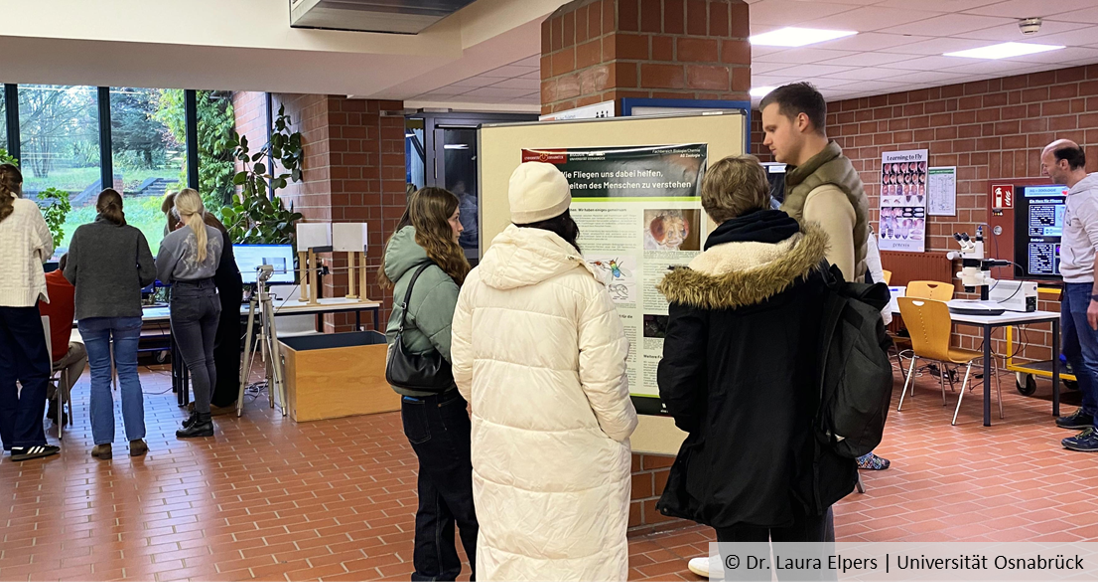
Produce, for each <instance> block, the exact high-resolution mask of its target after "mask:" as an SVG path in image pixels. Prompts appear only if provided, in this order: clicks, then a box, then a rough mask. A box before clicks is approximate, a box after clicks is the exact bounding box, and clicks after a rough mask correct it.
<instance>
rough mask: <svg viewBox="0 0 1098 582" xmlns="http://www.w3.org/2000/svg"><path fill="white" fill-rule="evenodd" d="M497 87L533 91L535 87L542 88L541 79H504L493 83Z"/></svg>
mask: <svg viewBox="0 0 1098 582" xmlns="http://www.w3.org/2000/svg"><path fill="white" fill-rule="evenodd" d="M492 87H493V88H495V87H502V88H504V89H525V90H527V91H533V90H535V89H538V90H540V89H541V81H540V80H538V81H535V80H533V79H522V78H519V79H504V80H502V81H500V82H499V83H496V84H494V85H492Z"/></svg>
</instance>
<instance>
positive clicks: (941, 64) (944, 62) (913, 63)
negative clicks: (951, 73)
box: [880, 56, 968, 71]
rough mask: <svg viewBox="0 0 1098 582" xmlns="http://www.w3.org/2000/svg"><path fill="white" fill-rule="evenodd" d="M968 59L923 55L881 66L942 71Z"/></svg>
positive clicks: (908, 69)
mask: <svg viewBox="0 0 1098 582" xmlns="http://www.w3.org/2000/svg"><path fill="white" fill-rule="evenodd" d="M966 60H968V59H960V58H957V57H940V56H939V57H922V58H919V59H911V60H910V61H900V62H898V63H889V64H887V65H881V67H880V68H885V69H903V70H905V71H941V70H943V69H949V68H951V67H959V66H961V65H963V64H965V61H966Z"/></svg>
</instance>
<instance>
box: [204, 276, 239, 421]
mask: <svg viewBox="0 0 1098 582" xmlns="http://www.w3.org/2000/svg"><path fill="white" fill-rule="evenodd" d="M229 279H230V280H224V281H223V280H221V277H214V282H215V283H216V284H217V298H218V299H219V300H220V301H221V318H220V319H218V320H217V335H216V336H214V353H213V357H214V363H215V364H216V366H217V381H216V382H215V383H214V387H213V397H212V398H211V399H210V403H211V404H213V405H214V406H218V407H222V408H224V407H226V406H231V405H232V404H233V403H234V402H236V397H237V395H238V394H239V393H240V337H241V335H243V332H242V331H241V329H240V302H241V300H242V299H243V297H244V285H243V283H241V280H240V273H233V275H232V277H230V278H229Z"/></svg>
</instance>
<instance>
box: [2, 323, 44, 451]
mask: <svg viewBox="0 0 1098 582" xmlns="http://www.w3.org/2000/svg"><path fill="white" fill-rule="evenodd" d="M50 372H51V363H50V356H49V351H48V349H47V348H46V332H45V330H44V329H43V327H42V316H41V314H40V313H39V311H38V306H37V305H35V306H33V307H0V441H3V445H4V450H6V451H7V450H11V448H12V447H33V446H38V445H44V444H46V432H45V430H43V428H42V414H43V413H44V412H45V410H46V386H47V385H48V384H49V380H50ZM16 381H18V382H19V384H20V386H22V390H21V391H20V390H19V389H18V388H16V386H15V383H16Z"/></svg>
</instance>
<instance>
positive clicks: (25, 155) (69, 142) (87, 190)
mask: <svg viewBox="0 0 1098 582" xmlns="http://www.w3.org/2000/svg"><path fill="white" fill-rule="evenodd" d="M96 93H97V92H96V89H95V88H94V87H66V86H61V85H21V86H20V87H19V162H20V164H19V165H20V167H21V168H22V171H23V193H24V195H25V196H26V197H27V198H30V199H32V200H33V199H35V198H36V197H37V194H38V193H39V192H41V191H42V190H45V189H47V188H57V189H59V190H64V191H66V192H68V193H69V198H70V201H71V202H72V203H73V205H74V206H75V205H76V204H77V203H79V202H82V201H83V200H84V199H85V198H87V197H89V196H90V197H92V198H94V197H95V195H96V194H98V193H99V190H100V189H101V184H100V175H101V173H100V171H99V156H100V152H99V120H98V100H97V98H96Z"/></svg>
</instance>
